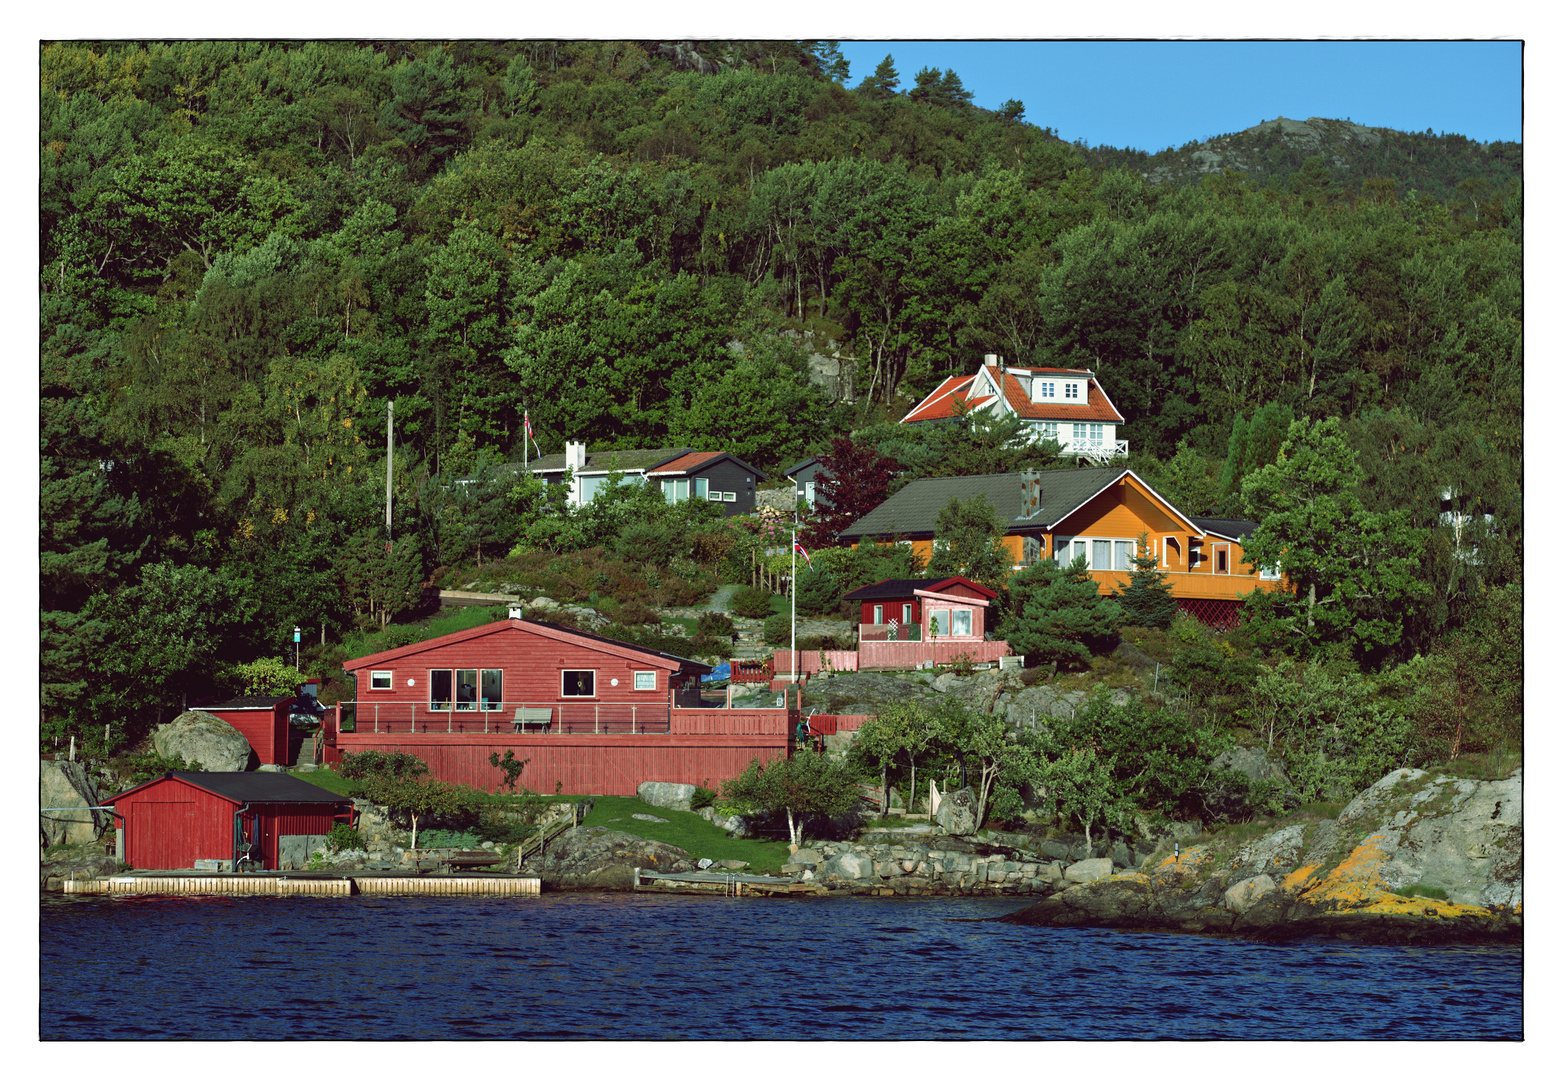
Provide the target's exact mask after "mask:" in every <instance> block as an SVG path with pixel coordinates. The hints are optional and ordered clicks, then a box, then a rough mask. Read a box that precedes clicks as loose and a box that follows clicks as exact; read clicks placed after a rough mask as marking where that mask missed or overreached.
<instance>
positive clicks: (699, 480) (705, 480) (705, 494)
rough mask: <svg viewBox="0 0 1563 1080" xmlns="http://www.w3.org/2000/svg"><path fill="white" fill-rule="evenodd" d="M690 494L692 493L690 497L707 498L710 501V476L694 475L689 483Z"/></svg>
mask: <svg viewBox="0 0 1563 1080" xmlns="http://www.w3.org/2000/svg"><path fill="white" fill-rule="evenodd" d="M689 494H690V498H692V499H705V500H707V501H709V500H710V498H711V479H710V477H706V476H696V477H694V478H693V479H692V480H691V481H690V484H689Z"/></svg>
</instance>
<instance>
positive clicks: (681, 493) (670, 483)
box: [662, 476, 689, 502]
mask: <svg viewBox="0 0 1563 1080" xmlns="http://www.w3.org/2000/svg"><path fill="white" fill-rule="evenodd" d="M679 485H683V486H682V487H680V486H679ZM662 498H663V499H665V500H666V501H668V502H677V501H678V500H680V499H687V498H689V477H687V476H674V477H669V478H668V479H666V480H664V481H662Z"/></svg>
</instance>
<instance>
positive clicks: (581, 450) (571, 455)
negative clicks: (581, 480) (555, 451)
mask: <svg viewBox="0 0 1563 1080" xmlns="http://www.w3.org/2000/svg"><path fill="white" fill-rule="evenodd" d="M564 463H565V465H566V466H568V467H569V468H571V469H574V470H575V471H576V472H580V471H581V470H582V469H584V468H586V444H585V443H583V442H570V441H569V440H568V439H567V440H565V444H564Z"/></svg>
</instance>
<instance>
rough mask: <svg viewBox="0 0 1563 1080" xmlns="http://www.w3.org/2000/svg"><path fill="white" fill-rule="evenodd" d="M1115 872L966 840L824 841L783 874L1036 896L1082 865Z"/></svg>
mask: <svg viewBox="0 0 1563 1080" xmlns="http://www.w3.org/2000/svg"><path fill="white" fill-rule="evenodd" d="M1088 864H1098V865H1096V866H1092V867H1091V868H1090V870H1091V872H1094V873H1098V874H1099V875H1100V876H1102V877H1106V876H1108V875H1110V874H1111V873H1112V870H1113V864H1112V860H1110V859H1089V860H1086V861H1085V862H1083V863H1072V864H1071V863H1065V862H1063V861H1062V860H1058V859H1047V858H1045V857H1044V856H1042V855H1038V854H1035V853H1029V852H1023V851H1018V850H1015V849H1009V848H996V847H995V846H994V845H990V844H982V843H971V842H965V841H960V840H953V839H951V840H945V841H936V842H934V843H932V844H918V843H888V844H848V843H821V844H815V845H811V846H808V847H802V848H799V849H798V851H797V852H796V853H795V854H794V855H793V857H792V861H791V862H790V863H788V864H787V865H786V866H784V867H782V871H783V873H796V874H800V875H801V876H802V878H803V880H805V881H812V882H815V883H817V884H820V885H823V886H824V887H825V888H827V889H832V890H840V891H844V892H850V893H858V894H867V895H877V896H949V895H960V896H968V895H995V896H1008V895H1032V894H1041V893H1049V892H1052V891H1053V890H1054V889H1055V888H1058V887H1059V886H1060V884H1061V883H1062V882H1064V880H1065V875H1066V874H1068V873H1070V872H1072V871H1075V870H1076V868H1077V867H1086V866H1087V865H1088Z"/></svg>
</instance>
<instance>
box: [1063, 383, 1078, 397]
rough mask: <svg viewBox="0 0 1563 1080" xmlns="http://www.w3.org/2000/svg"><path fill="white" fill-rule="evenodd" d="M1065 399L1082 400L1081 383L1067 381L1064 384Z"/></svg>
mask: <svg viewBox="0 0 1563 1080" xmlns="http://www.w3.org/2000/svg"><path fill="white" fill-rule="evenodd" d="M1064 400H1065V401H1079V400H1080V384H1079V383H1077V382H1066V383H1065V384H1064Z"/></svg>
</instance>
